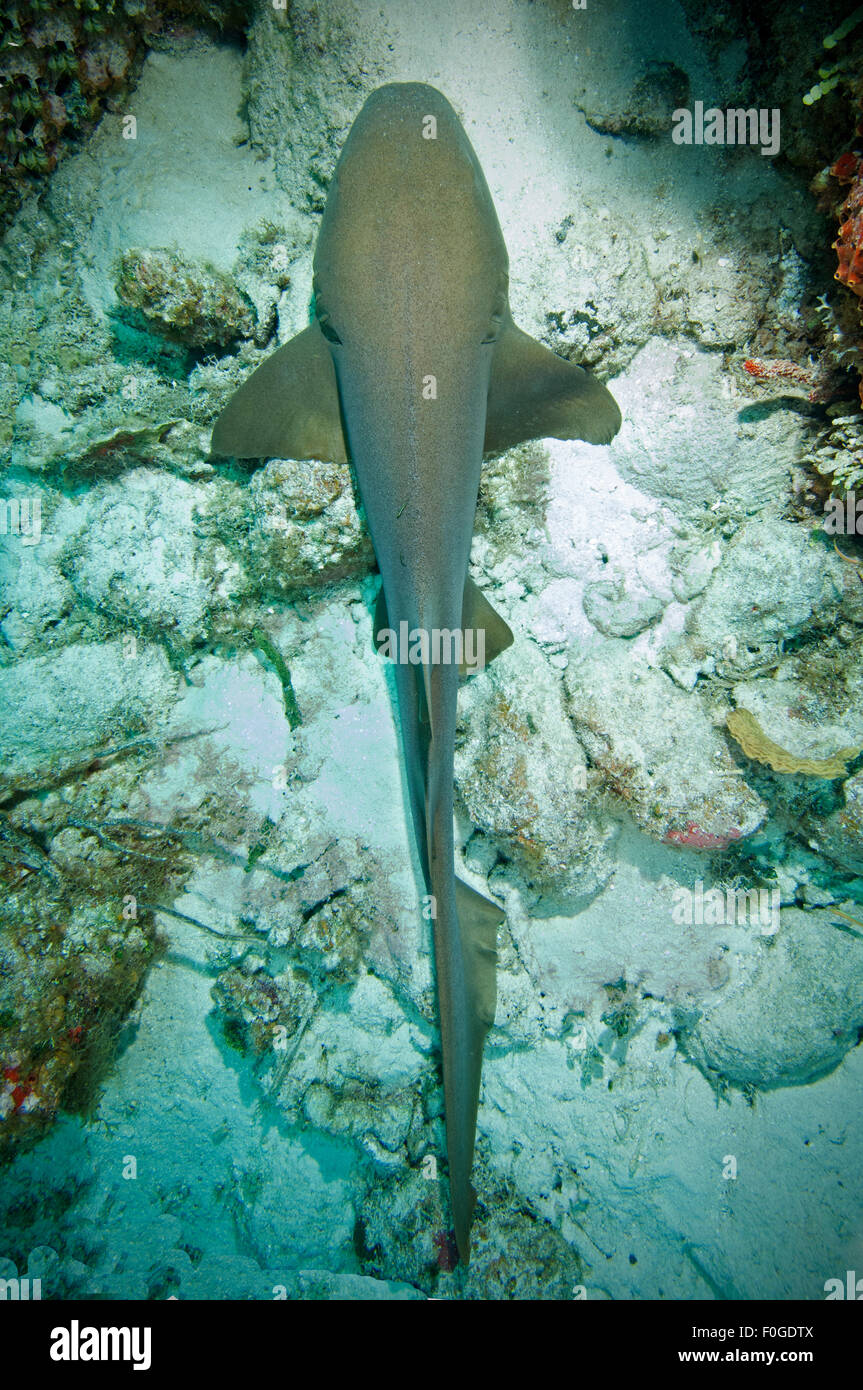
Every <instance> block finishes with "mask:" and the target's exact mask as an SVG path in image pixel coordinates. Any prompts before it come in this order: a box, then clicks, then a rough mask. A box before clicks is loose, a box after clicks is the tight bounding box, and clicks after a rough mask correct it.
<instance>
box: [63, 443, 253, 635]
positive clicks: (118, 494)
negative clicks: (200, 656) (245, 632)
mask: <svg viewBox="0 0 863 1390" xmlns="http://www.w3.org/2000/svg"><path fill="white" fill-rule="evenodd" d="M216 502H217V494H216V493H214V492H207V491H206V490H205V489H202V488H200V487H198V486H196V485H194V484H193V483H190V482H187V481H186V480H184V479H181V478H176V477H173V476H171V475H167V474H164V473H159V472H156V471H155V470H153V469H148V468H139V469H134V470H132V471H131V472H130V473H128V474H126V475H124V477H123V480H122V482H116V483H113V482H111V483H103V484H100V485H99V486H97V487H94V488H92V489H91V490H90V491H89V493H88V494H87V497H86V500H85V501H83V502H81V503H80V504H79V506H80V508H81V511H82V512H83V517H82V520H81V523H80V526H79V530H78V533H77V535H76V536H75V537H74V538H73V539H71V540H70V541H69V542H68V543H67V545H66V548H65V551H64V555H63V559H62V569H63V573H64V574H65V575H66V577H67V578H68V579H69V581H70V583H71V584H72V587H73V588H74V590H75V592H76V594H77V595H78V596H79V598H80V599H81V600H82V601H83V603H84V604H86V605H87V606H88V607H91V608H93V609H95V610H97V611H98V612H99V613H100V614H104V615H109V616H110V618H111V619H112V621H113V624H114V626H115V627H116V625H118V624H122V625H123V626H125V627H127V628H128V629H129V631H130V632H138V633H144V634H146V635H147V636H150V637H163V638H164V639H165V640H166V641H168V642H169V643H170V644H171V645H172V646H176V647H184V646H191V645H194V644H195V643H197V642H200V641H202V640H203V639H204V638H210V639H212V638H213V636H214V634H215V633H219V632H221V633H225V632H226V631H227V632H230V631H233V630H235V629H236V628H237V627H242V625H243V619H242V616H241V614H240V613H239V612H238V604H237V601H238V599H239V598H241V597H244V596H245V594H246V591H247V588H248V580H247V578H246V576H245V575H244V574H243V572H242V570H241V569H240V566H239V564H238V562H237V560H236V559H235V558H234V557H233V556H232V555H231V554H230V552H229V551H228V550H227V548H226V547H225V545H224V544H223V543H222V541H221V540H220V539H219V538H218V536H217V535H208V534H207V533H206V531H205V529H204V528H205V526H206V517H205V515H204V514H205V513H207V511H208V508H209V506H210V504H211V503H212V504H213V505H215V504H216ZM211 529H212V528H211Z"/></svg>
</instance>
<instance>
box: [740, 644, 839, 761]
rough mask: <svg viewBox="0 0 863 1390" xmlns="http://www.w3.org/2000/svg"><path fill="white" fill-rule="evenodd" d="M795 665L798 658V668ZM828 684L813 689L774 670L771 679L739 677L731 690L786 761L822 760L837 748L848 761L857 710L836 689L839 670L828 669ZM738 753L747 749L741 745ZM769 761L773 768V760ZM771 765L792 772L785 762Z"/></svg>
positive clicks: (782, 672)
mask: <svg viewBox="0 0 863 1390" xmlns="http://www.w3.org/2000/svg"><path fill="white" fill-rule="evenodd" d="M801 666H802V663H801V662H798V663H797V667H798V670H799V669H800V667H801ZM831 685H832V689H831V687H829V686H825V687H822V688H821V689H818V688H815V689H813V688H811V687H808V686H807V685H806V684H805V683H804V682H803V681H802V680H800V679H797V680H795V679H793V678H792V677H791V674H790V671H789V672H788V674H785V672H784V671H779V672H777V674H776V677H775V678H774V679H773V680H760V681H741V682H739V683H738V684H737V685H736V686H735V687H734V689H733V691H732V694H733V697H734V702H735V705H736V706H737V709H738V710H745V711H748V712H749V713H750V714H751V715H753V716H754V718H755V719H756V721H757V723H758V725H759V727H760V728H761V730H762V731H763V733H764V734H765V735H766V736H767V738H768V739H770V740H771V741H772V742H773V743H775V744H778V745H779V747H780V748H781V749H783V750H785V752H786V753H787V754H789V755H790V759H791V761H792V762H793V761H795V760H803V759H812V760H814V761H818V762H822V761H823V762H828V761H829V760H831V759H833V758H835V756H836V755H837V754H839V753H840V751H841V752H842V753H844V754H845V755H846V756H845V758H844V761H848V760H849V758H850V756H853V752H851V751H850V750H853V748H854V747H855V746H856V748H857V750H858V751H859V750H860V749H863V709H861V707H860V704H859V702H857V703H856V706H855V702H854V698H853V696H849V693H846V692H845V691H843V690H842V682H841V672H840V671H834V680H833V682H832V683H831ZM842 695H844V696H845V698H844V699H843V698H842ZM843 706H844V708H843ZM732 733H734V730H733V729H732ZM738 742H740V740H739V739H738ZM744 752H747V754H748V750H747V749H746V748H745V747H744ZM749 756H751V755H749ZM759 761H764V759H763V758H761V759H759ZM767 761H770V760H769V759H768V760H767ZM770 765H771V766H774V769H775V763H773V762H771V764H770ZM775 770H779V771H787V772H791V771H793V769H792V768H791V767H789V768H783V769H775ZM840 774H841V775H843V776H844V775H847V774H846V773H843V772H842V768H841V767H837V769H836V770H834V771H833V776H834V777H835V776H837V775H840ZM816 775H817V774H816ZM824 775H825V776H829V775H830V770H829V769H826V768H825V773H824Z"/></svg>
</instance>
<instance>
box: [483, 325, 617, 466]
mask: <svg viewBox="0 0 863 1390" xmlns="http://www.w3.org/2000/svg"><path fill="white" fill-rule="evenodd" d="M619 429H620V410H619V408H618V405H617V402H616V400H615V399H614V397H613V396H612V394H611V392H610V391H607V390H606V389H605V387H604V386H603V385H602V383H601V382H599V381H597V380H596V378H595V377H593V376H591V374H590V372H586V371H585V370H584V368H583V367H577V366H575V364H574V363H573V362H565V361H564V359H563V358H562V357H558V356H557V355H556V354H555V353H553V352H550V351H549V349H548V348H546V347H543V345H542V343H538V342H537V341H536V339H535V338H531V337H530V336H529V335H528V334H527V333H522V331H521V329H520V328H516V326H515V324H514V323H513V322H512V319H510V320H509V322H508V323H507V325H506V327H505V328H504V330H503V332H502V333H501V336H500V338H499V339H498V341H497V343H496V345H495V349H494V358H493V361H492V369H491V381H490V384H489V391H488V409H487V414H486V426H485V446H484V447H485V451H486V452H487V453H493V452H498V451H500V450H501V449H511V448H512V447H513V445H514V444H521V443H523V442H524V441H525V440H526V439H545V438H552V439H584V440H586V441H587V443H588V444H610V443H611V441H612V439H613V438H614V436H615V435H616V434H617V431H618V430H619Z"/></svg>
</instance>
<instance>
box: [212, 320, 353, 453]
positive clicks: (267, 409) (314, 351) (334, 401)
mask: <svg viewBox="0 0 863 1390" xmlns="http://www.w3.org/2000/svg"><path fill="white" fill-rule="evenodd" d="M212 452H213V453H214V454H225V455H230V456H231V457H233V458H255V459H257V458H286V459H321V460H322V461H323V462H325V463H347V461H348V455H347V449H346V448H345V436H344V431H343V429H342V420H341V413H340V410H339V393H338V388H337V386H336V373H335V368H334V367H333V359H332V357H331V356H330V352H329V349H328V347H327V344H326V341H325V339H324V336H323V334H322V333H321V330H320V328H319V327H318V325H317V323H313V324H311V325H310V326H309V327H308V328H306V329H304V331H303V332H302V333H298V334H297V336H296V338H292V339H291V341H290V342H289V343H285V345H284V347H280V348H278V350H277V351H276V352H274V353H273V355H272V357H268V358H267V360H266V361H265V362H262V363H261V365H260V367H257V368H256V369H255V371H253V372H252V375H251V376H250V377H248V378H247V379H246V380H245V381H244V382H243V384H242V386H241V387H240V388H239V390H238V391H236V392H235V394H234V395H233V396H232V397H231V399H230V401H229V402H228V404H227V405H226V407H225V409H224V410H223V411H222V413H221V415H220V416H219V418H218V420H217V421H216V426H215V429H214V430H213V442H212Z"/></svg>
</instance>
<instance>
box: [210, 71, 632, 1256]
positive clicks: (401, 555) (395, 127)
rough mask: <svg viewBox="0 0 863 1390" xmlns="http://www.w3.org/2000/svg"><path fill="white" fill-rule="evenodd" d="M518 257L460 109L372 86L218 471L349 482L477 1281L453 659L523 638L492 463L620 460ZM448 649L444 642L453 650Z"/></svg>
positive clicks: (477, 1032)
mask: <svg viewBox="0 0 863 1390" xmlns="http://www.w3.org/2000/svg"><path fill="white" fill-rule="evenodd" d="M508 285H509V280H508V257H507V252H506V246H505V245H504V240H503V236H502V233H501V230H500V226H499V224H498V220H497V215H496V213H495V210H494V205H493V203H492V199H491V194H490V193H489V190H488V186H487V184H486V181H485V178H484V176H483V172H482V169H481V168H480V165H479V161H478V160H477V157H476V154H475V153H474V150H473V148H472V146H471V144H470V141H469V140H468V138H467V135H466V134H465V131H464V130H463V128H462V125H461V123H460V121H459V119H458V116H457V115H456V113H455V111H454V110H453V108H452V107H451V106H450V104H449V102H448V101H447V100H446V98H445V97H444V96H442V95H441V93H440V92H438V91H436V90H435V88H433V87H429V86H426V85H424V84H421V83H412V82H411V83H394V84H389V85H387V86H384V87H380V88H379V89H378V90H377V91H375V92H373V93H372V94H371V96H370V97H369V98H368V100H367V101H366V103H365V105H364V106H363V108H362V110H361V111H360V113H359V115H358V116H357V118H356V120H355V121H354V124H353V126H352V127H351V130H350V133H349V135H348V137H347V140H346V142H345V145H344V148H343V149H342V152H341V155H340V158H339V161H338V164H337V167H336V170H335V173H334V175H333V179H332V182H331V184H330V188H329V192H328V197H327V203H326V208H325V211H324V214H323V220H322V222H321V226H320V232H319V235H318V241H317V246H316V250H315V258H314V321H313V322H312V323H311V324H310V325H309V327H308V328H306V329H305V330H304V331H303V332H302V333H300V334H298V335H297V337H295V338H293V339H292V340H291V341H290V342H288V343H287V344H285V346H284V347H281V348H279V349H278V350H277V351H276V352H275V353H273V355H272V356H271V357H269V358H268V359H267V360H266V361H265V362H264V363H262V365H261V366H259V367H258V368H257V370H256V371H254V372H253V373H252V374H251V376H250V377H249V378H248V380H247V381H245V382H244V383H243V385H242V386H241V387H240V388H239V390H238V391H237V392H236V393H235V395H234V396H233V397H232V398H231V400H230V401H229V403H228V405H227V407H226V408H225V410H224V411H223V412H222V414H221V415H220V416H219V418H218V420H217V421H216V425H215V428H214V430H213V440H212V452H213V453H214V454H222V455H231V456H233V457H237V458H267V457H277V458H294V459H308V458H316V459H321V460H327V461H333V462H347V461H350V462H351V464H352V465H353V468H354V472H355V476H356V479H357V483H358V486H359V491H360V495H361V499H362V504H363V507H364V510H365V514H366V518H367V521H368V526H369V530H370V533H371V538H372V543H373V545H374V549H375V555H376V557H377V562H378V566H379V568H380V572H381V577H382V586H381V596H380V598H379V600H378V610H377V613H376V615H375V633H376V635H378V638H379V645H380V644H381V642H382V641H383V642H384V643H385V644H387V643H389V638H388V637H385V636H384V634H386V633H389V634H391V633H392V632H395V631H399V632H410V633H411V635H412V636H413V635H414V634H421V635H422V636H423V637H424V638H425V640H424V641H421V642H420V643H419V644H418V646H417V648H416V649H415V651H414V653H413V655H412V656H411V658H410V659H408V660H406V659H405V657H404V653H402V658H401V659H400V660H397V662H396V665H395V670H396V689H397V698H398V709H399V722H400V726H401V741H402V749H403V756H404V763H405V773H406V782H407V788H408V796H409V801H410V807H411V814H412V820H413V826H414V832H415V836H416V844H417V850H418V855H419V860H420V864H421V868H422V876H423V879H424V882H425V889H426V894H427V896H428V899H429V902H430V905H431V913H432V917H433V925H434V954H435V973H436V981H437V997H438V1010H439V1020H440V1031H441V1046H442V1052H443V1079H444V1102H445V1118H446V1135H447V1157H448V1164H449V1183H450V1196H451V1203H452V1215H453V1224H454V1228H455V1237H456V1243H457V1246H458V1250H459V1255H460V1258H461V1260H462V1261H463V1262H464V1263H467V1261H468V1258H469V1255H470V1228H471V1221H472V1216H473V1209H474V1203H475V1200H476V1194H475V1192H474V1189H473V1186H472V1184H471V1180H470V1179H471V1168H472V1166H473V1155H474V1142H475V1137H476V1120H477V1109H478V1105H479V1090H480V1075H481V1069H482V1053H483V1044H484V1041H485V1036H486V1033H487V1031H488V1029H489V1027H490V1026H491V1024H492V1022H493V1021H494V1012H495V997H496V980H495V976H496V964H497V951H496V942H497V928H498V925H499V924H500V922H501V921H503V913H502V911H501V910H500V908H499V907H498V906H497V905H496V904H495V903H493V902H491V901H489V900H488V899H487V898H485V897H483V896H482V895H481V894H479V893H477V892H475V891H474V889H472V888H470V887H469V886H468V885H467V884H466V883H463V882H462V881H461V880H460V879H458V878H456V876H455V868H454V837H453V757H454V745H455V729H456V701H457V695H458V685H459V678H460V660H459V651H460V648H461V643H460V642H459V643H455V642H451V641H450V642H449V643H447V641H446V638H447V637H448V636H449V637H452V636H453V635H454V634H455V635H457V636H458V637H459V638H461V637H462V634H466V635H470V636H472V637H473V643H472V650H473V651H474V652H476V651H479V652H480V653H482V654H483V655H484V658H485V659H486V660H491V659H492V658H493V657H494V656H495V655H496V654H497V653H498V652H500V651H501V650H503V648H505V647H507V646H509V644H510V643H511V641H512V633H511V632H510V630H509V628H508V626H507V624H506V623H505V622H504V621H503V619H502V618H500V617H499V616H498V614H496V613H495V611H494V609H493V608H492V607H491V605H490V604H489V603H488V601H487V600H486V599H485V598H484V597H483V596H482V594H481V593H480V591H479V590H478V588H477V587H476V585H475V584H474V583H473V582H472V580H471V579H470V578H469V576H468V559H469V554H470V545H471V536H472V532H473V523H474V513H475V511H476V503H477V493H478V489H479V481H480V468H481V465H482V459H483V453H484V452H498V451H501V450H504V449H507V448H510V447H511V446H513V445H515V444H518V443H521V442H522V441H524V440H528V439H534V438H539V437H545V436H553V437H555V438H558V439H583V440H587V441H589V442H590V443H592V444H607V443H609V442H610V440H611V439H612V438H613V437H614V435H615V434H616V432H617V430H618V428H619V427H620V418H621V417H620V411H619V410H618V407H617V405H616V403H615V401H614V399H613V397H612V396H611V395H610V393H609V392H608V391H607V390H606V388H605V387H604V386H602V385H601V384H600V383H599V382H598V381H596V380H595V378H594V377H592V376H591V375H590V374H589V373H588V372H586V371H584V370H583V369H582V368H581V367H578V366H575V365H574V364H573V363H571V362H567V361H564V360H563V359H562V358H560V357H557V356H556V355H555V354H554V353H553V352H551V351H549V349H548V348H545V347H543V346H542V344H540V343H538V342H536V341H535V340H534V339H533V338H531V337H529V336H528V335H527V334H526V333H523V332H522V331H521V330H520V329H519V328H517V327H516V325H515V323H514V322H513V319H512V315H511V313H510V309H509V296H508ZM441 634H443V637H444V640H443V641H441V640H440V635H441Z"/></svg>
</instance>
